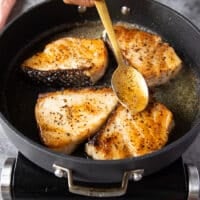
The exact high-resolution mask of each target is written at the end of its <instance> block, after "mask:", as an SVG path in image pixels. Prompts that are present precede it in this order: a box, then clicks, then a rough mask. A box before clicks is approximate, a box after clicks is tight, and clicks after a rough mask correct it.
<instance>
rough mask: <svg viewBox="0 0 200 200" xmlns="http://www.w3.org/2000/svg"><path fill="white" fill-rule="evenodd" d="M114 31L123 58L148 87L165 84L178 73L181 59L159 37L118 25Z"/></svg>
mask: <svg viewBox="0 0 200 200" xmlns="http://www.w3.org/2000/svg"><path fill="white" fill-rule="evenodd" d="M114 30H115V33H116V37H117V40H118V44H119V47H120V49H121V51H122V54H123V57H124V58H125V60H126V61H127V62H128V63H129V65H131V66H133V67H135V68H136V69H137V70H138V71H139V72H140V73H142V75H143V76H144V78H145V80H146V82H147V84H148V86H149V87H153V86H157V85H161V84H164V83H166V82H167V81H169V80H170V79H171V78H173V77H174V76H175V75H176V74H177V73H178V72H179V71H180V69H181V67H182V61H181V59H180V58H179V57H178V55H177V54H176V52H175V51H174V49H173V48H172V47H170V45H169V44H167V43H166V42H163V41H162V39H161V37H160V36H158V35H155V34H152V33H148V32H145V31H142V30H139V29H135V28H127V27H125V26H120V25H116V26H114Z"/></svg>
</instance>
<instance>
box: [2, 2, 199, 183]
mask: <svg viewBox="0 0 200 200" xmlns="http://www.w3.org/2000/svg"><path fill="white" fill-rule="evenodd" d="M111 2H112V0H109V1H108V6H109V7H110V10H111V16H113V18H114V19H115V20H116V21H117V20H119V19H120V20H121V21H127V22H131V23H136V24H141V25H143V26H146V27H147V28H149V29H151V30H153V31H155V32H157V33H159V34H161V35H162V36H163V37H164V38H165V39H167V41H168V42H170V44H172V46H174V47H175V48H176V50H177V52H178V53H179V55H180V56H181V57H182V58H183V59H184V61H185V62H186V64H190V65H191V66H194V67H196V68H195V71H196V72H197V73H198V75H199V76H200V73H199V71H200V70H199V67H198V65H199V63H200V55H199V47H198V46H199V44H200V34H199V32H198V31H197V30H196V29H195V28H194V27H193V26H192V25H191V24H190V23H188V22H187V21H186V20H185V19H184V18H182V17H180V16H179V15H176V14H174V12H172V11H171V10H169V9H167V8H165V7H164V6H161V5H160V4H157V3H154V2H153V1H148V0H144V1H140V0H129V1H123V2H122V1H121V0H119V2H118V1H116V3H115V4H114V5H111ZM123 5H126V6H128V7H130V8H133V10H132V12H131V16H121V15H120V14H119V13H120V8H121V6H123ZM85 19H88V20H90V19H92V20H94V19H97V15H96V12H95V9H94V8H92V9H89V10H88V12H86V13H85V14H82V15H81V14H78V13H77V8H76V7H75V6H64V4H63V3H62V2H61V1H60V0H54V1H49V2H46V3H44V4H42V5H40V6H37V7H35V8H34V9H32V10H31V11H29V12H26V13H25V14H23V16H22V17H20V18H19V19H18V20H17V21H15V22H14V23H13V24H12V25H10V26H8V27H7V29H6V30H5V32H4V33H3V34H2V35H1V37H0V70H1V73H0V87H1V88H2V90H1V91H0V95H1V97H0V109H1V113H2V115H3V116H4V117H5V118H7V119H8V115H9V113H7V111H6V109H5V107H6V106H5V99H4V97H5V96H4V95H5V94H4V93H3V92H4V90H5V89H6V85H4V82H3V81H4V79H5V77H6V73H8V72H9V71H8V69H7V66H9V63H10V61H11V59H12V58H13V57H14V56H15V55H16V54H17V52H18V51H19V50H20V49H21V48H22V47H24V46H25V45H26V44H27V43H29V42H30V41H31V40H32V39H34V38H36V37H37V36H39V35H40V34H41V33H43V32H45V31H47V30H48V29H52V28H53V27H56V26H58V25H60V24H64V23H68V22H70V23H73V22H83V21H84V20H85ZM16 106H17V105H16ZM19 115H20V113H19ZM4 117H2V119H3V118H4ZM2 119H0V122H1V124H2V125H3V128H4V130H5V132H6V133H7V135H8V137H9V138H10V140H11V141H12V142H13V144H14V145H16V147H17V148H18V149H19V151H20V152H22V153H23V154H24V155H25V156H26V157H27V158H28V159H30V160H31V161H33V162H34V163H36V164H37V165H39V166H41V167H42V168H44V169H46V170H48V171H50V172H53V169H52V165H53V163H57V164H60V165H62V166H64V167H67V168H69V169H72V170H73V172H74V177H75V179H76V180H81V181H88V182H119V181H120V180H121V177H122V175H123V172H124V171H127V170H132V169H141V168H142V169H145V175H148V174H151V173H154V172H156V171H158V170H159V169H161V168H163V167H165V166H167V165H169V164H170V163H171V162H173V161H174V160H176V159H177V158H178V157H180V155H182V153H183V152H184V151H185V150H186V149H187V147H188V146H189V145H190V144H191V143H192V141H193V140H194V138H195V137H196V135H197V134H198V128H199V127H198V126H197V125H199V124H197V125H196V126H195V127H193V128H192V130H191V131H190V132H188V133H187V134H186V135H185V136H183V137H182V138H180V139H179V140H178V141H176V142H174V143H172V144H170V145H168V146H166V147H165V148H163V149H162V150H161V151H158V152H155V153H153V154H150V155H147V156H144V157H140V158H136V159H126V160H121V161H109V162H102V161H92V160H86V159H83V158H75V157H71V156H64V155H62V154H56V153H53V152H51V151H49V150H47V148H45V147H42V146H41V145H39V144H36V143H35V142H33V141H31V140H30V139H28V138H27V137H26V136H24V135H26V133H25V134H24V135H22V134H21V133H19V132H18V131H16V130H15V129H14V128H13V127H12V126H10V124H9V123H7V122H5V120H2ZM8 121H9V119H8Z"/></svg>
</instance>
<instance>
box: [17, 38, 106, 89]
mask: <svg viewBox="0 0 200 200" xmlns="http://www.w3.org/2000/svg"><path fill="white" fill-rule="evenodd" d="M107 64H108V55H107V49H106V47H105V45H104V42H103V41H102V40H101V39H83V38H70V37H65V38H61V39H58V40H56V41H53V42H51V43H49V44H48V45H46V47H45V48H44V51H43V52H39V53H36V54H35V55H33V56H32V57H30V58H28V59H27V60H25V61H24V62H23V63H22V65H21V67H22V70H23V71H24V72H25V73H26V74H27V75H28V76H29V77H31V78H32V79H34V80H35V81H37V82H44V83H46V84H48V85H49V84H50V85H51V84H58V85H62V86H86V85H93V84H94V83H96V82H97V81H98V80H99V79H100V78H101V77H102V76H103V75H104V73H105V70H106V67H107Z"/></svg>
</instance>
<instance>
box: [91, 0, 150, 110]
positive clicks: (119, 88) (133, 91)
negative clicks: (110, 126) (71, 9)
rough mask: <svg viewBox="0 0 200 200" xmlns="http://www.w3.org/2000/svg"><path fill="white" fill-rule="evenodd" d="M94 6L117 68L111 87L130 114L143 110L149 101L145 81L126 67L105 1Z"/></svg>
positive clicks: (134, 71)
mask: <svg viewBox="0 0 200 200" xmlns="http://www.w3.org/2000/svg"><path fill="white" fill-rule="evenodd" d="M95 6H96V8H97V11H98V13H99V16H100V18H101V21H102V23H103V25H104V28H105V30H106V32H107V35H108V37H109V40H110V42H111V45H112V48H113V51H114V54H115V57H116V60H117V62H118V67H117V69H116V70H115V71H114V73H113V75H112V79H111V85H112V88H113V90H114V92H115V93H116V96H117V97H118V99H119V101H120V103H121V104H122V105H123V106H125V107H126V108H127V109H128V110H129V111H130V112H131V113H132V114H136V113H138V112H140V111H142V110H144V109H145V107H146V106H147V104H148V101H149V92H148V87H147V84H146V81H145V80H144V77H143V76H142V74H141V73H140V72H138V71H137V70H136V69H135V68H133V67H132V66H127V65H126V64H125V62H124V59H123V57H122V54H121V51H120V49H119V46H118V43H117V40H116V36H115V32H114V29H113V26H112V22H111V19H110V16H109V13H108V9H107V6H106V2H105V0H95Z"/></svg>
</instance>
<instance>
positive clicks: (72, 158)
mask: <svg viewBox="0 0 200 200" xmlns="http://www.w3.org/2000/svg"><path fill="white" fill-rule="evenodd" d="M145 1H147V2H153V4H157V5H159V6H161V7H163V8H164V9H167V10H168V11H169V12H171V13H173V14H174V15H176V16H177V17H179V18H180V19H181V20H182V21H184V22H185V23H187V25H188V26H190V27H191V28H192V30H193V31H195V32H196V33H198V35H200V29H199V28H198V27H197V26H196V25H195V24H193V22H191V20H190V19H189V18H188V17H186V16H184V15H182V14H181V13H179V12H177V11H176V10H174V9H172V8H170V7H168V6H166V5H164V4H162V3H160V2H158V1H155V0H153V1H152V0H145ZM50 2H51V0H47V1H44V2H41V3H39V4H37V5H35V6H33V7H31V8H29V9H27V10H26V11H24V12H23V13H21V14H20V15H18V16H17V17H16V18H14V19H13V20H11V21H10V22H9V23H8V24H7V25H6V26H5V27H4V29H3V30H2V31H1V33H0V38H1V37H2V36H3V35H4V34H6V31H7V30H8V29H9V28H10V27H12V25H13V24H14V23H15V22H16V21H18V20H19V19H20V18H21V17H22V16H24V15H26V14H27V13H29V12H30V11H33V10H34V9H37V8H38V7H40V6H41V5H45V4H49V3H50ZM70 6H74V5H70ZM0 119H1V120H2V121H3V122H4V123H5V124H6V125H7V127H8V128H9V129H11V130H12V131H13V132H14V133H15V134H16V135H17V137H20V139H21V140H23V142H25V143H27V144H28V145H29V146H32V147H33V148H36V147H37V148H39V150H40V151H41V152H44V153H46V154H50V155H52V156H56V157H58V158H59V157H61V158H62V159H64V160H65V159H67V160H68V161H72V162H81V163H84V164H91V163H92V164H95V165H104V166H105V165H106V166H107V165H112V164H126V163H130V162H134V161H141V160H144V159H146V158H148V159H151V158H152V157H156V156H157V155H160V154H163V153H165V152H167V151H169V150H171V149H173V148H175V147H176V146H178V145H179V144H181V143H182V142H184V141H185V140H187V139H188V138H190V136H191V135H193V134H194V132H196V136H197V135H198V134H199V132H198V129H199V128H200V122H199V121H197V120H195V121H194V122H193V123H195V125H194V126H193V127H192V128H191V129H190V130H189V131H188V132H186V133H185V134H184V135H183V136H182V137H181V138H178V139H177V140H175V141H173V142H172V143H170V144H168V145H166V146H164V147H163V148H161V149H160V150H157V151H155V152H152V153H150V154H146V155H144V156H139V157H132V158H126V159H119V160H93V159H87V158H83V157H77V156H73V155H66V154H63V153H58V152H55V151H53V150H51V149H49V148H48V147H46V146H43V145H41V144H39V143H37V142H35V141H33V140H31V139H29V138H28V137H27V136H25V135H24V134H23V133H21V132H20V131H18V130H17V129H16V128H15V127H14V126H13V125H12V124H11V123H10V122H9V121H8V120H7V119H6V118H5V116H4V115H3V114H2V112H0ZM13 145H14V144H13ZM22 153H23V152H22ZM106 166H105V167H106Z"/></svg>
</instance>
